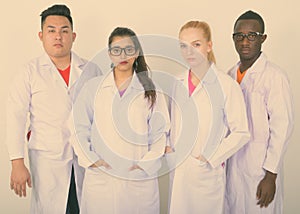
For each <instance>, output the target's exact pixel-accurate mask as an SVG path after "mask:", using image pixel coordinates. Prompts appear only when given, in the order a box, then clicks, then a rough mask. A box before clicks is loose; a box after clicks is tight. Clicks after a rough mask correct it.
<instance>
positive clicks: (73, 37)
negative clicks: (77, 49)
mask: <svg viewBox="0 0 300 214" xmlns="http://www.w3.org/2000/svg"><path fill="white" fill-rule="evenodd" d="M72 39H73V42H74V41H75V39H76V33H75V32H73V33H72Z"/></svg>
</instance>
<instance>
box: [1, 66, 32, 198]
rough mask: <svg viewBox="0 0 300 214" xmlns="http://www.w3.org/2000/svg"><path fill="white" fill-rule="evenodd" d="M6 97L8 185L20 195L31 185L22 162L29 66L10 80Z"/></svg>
mask: <svg viewBox="0 0 300 214" xmlns="http://www.w3.org/2000/svg"><path fill="white" fill-rule="evenodd" d="M10 85H11V86H10V89H9V94H8V99H7V127H6V128H7V133H6V144H7V147H8V152H9V157H10V160H11V164H12V170H11V176H10V187H11V189H12V190H14V191H15V193H16V194H17V195H19V196H20V197H22V196H26V183H27V184H28V186H29V187H31V177H30V173H29V170H28V169H27V167H26V166H25V164H24V146H25V128H26V121H27V115H28V112H29V106H30V101H31V92H30V75H29V68H28V67H24V68H23V69H22V70H21V71H20V72H19V73H18V74H17V76H16V77H15V79H14V80H13V81H12V82H11V84H10Z"/></svg>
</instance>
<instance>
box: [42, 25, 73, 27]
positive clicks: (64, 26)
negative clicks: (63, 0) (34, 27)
mask: <svg viewBox="0 0 300 214" xmlns="http://www.w3.org/2000/svg"><path fill="white" fill-rule="evenodd" d="M47 28H56V27H55V26H53V25H48V26H47ZM61 28H70V27H69V26H67V25H65V26H62V27H61Z"/></svg>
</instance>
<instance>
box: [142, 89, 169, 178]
mask: <svg viewBox="0 0 300 214" xmlns="http://www.w3.org/2000/svg"><path fill="white" fill-rule="evenodd" d="M148 124H149V125H148V126H149V128H148V140H149V144H150V145H149V151H148V152H147V153H146V154H145V155H144V157H143V158H142V159H141V160H140V161H139V162H138V163H137V164H138V166H140V167H141V168H142V169H143V170H144V171H145V172H146V173H147V175H153V174H155V173H157V172H158V170H159V169H160V167H161V157H162V156H163V154H164V150H165V146H166V140H167V134H168V132H169V128H170V119H169V113H168V109H167V104H166V101H165V98H164V97H163V95H162V94H160V93H159V92H157V99H156V103H155V106H154V107H153V110H152V112H151V114H150V117H149V120H148Z"/></svg>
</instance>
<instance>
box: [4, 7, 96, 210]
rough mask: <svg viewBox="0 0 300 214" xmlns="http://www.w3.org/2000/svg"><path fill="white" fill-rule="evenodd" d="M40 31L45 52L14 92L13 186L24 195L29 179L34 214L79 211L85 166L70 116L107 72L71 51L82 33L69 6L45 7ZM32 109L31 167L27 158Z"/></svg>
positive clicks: (10, 133)
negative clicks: (85, 90)
mask: <svg viewBox="0 0 300 214" xmlns="http://www.w3.org/2000/svg"><path fill="white" fill-rule="evenodd" d="M38 35H39V38H40V40H41V42H42V44H43V47H44V50H45V53H44V54H43V55H42V56H40V57H38V58H36V59H33V60H31V61H30V62H29V63H28V64H27V65H25V66H24V67H23V68H22V69H21V71H20V72H19V73H18V74H17V75H16V77H15V79H14V80H13V82H12V83H11V87H10V90H9V95H8V104H7V105H8V106H7V140H6V141H7V146H8V151H9V156H10V160H11V163H12V171H11V179H10V180H11V181H10V186H11V189H12V190H14V191H15V193H16V194H17V195H19V196H20V197H22V196H26V183H27V184H28V186H29V187H32V198H31V208H30V213H31V214H47V213H49V214H54V213H71V214H75V213H79V208H78V207H79V206H78V201H80V196H81V186H82V180H83V168H80V167H79V165H78V163H77V157H76V156H75V155H74V152H73V148H72V146H71V143H70V135H71V132H72V128H71V125H70V119H69V118H70V114H71V109H72V103H73V102H74V100H75V98H76V95H77V94H78V91H79V89H80V87H81V86H82V85H83V82H84V81H85V80H87V79H89V78H92V77H94V76H98V75H100V74H101V72H100V70H99V68H98V67H97V66H96V65H94V64H92V63H88V62H87V61H86V60H84V59H82V58H80V57H79V56H78V55H76V54H75V53H74V52H72V51H71V49H72V45H73V42H74V41H75V38H76V33H75V32H73V20H72V17H71V13H70V10H69V8H68V7H67V6H65V5H53V6H51V7H49V8H48V9H46V10H44V11H43V12H42V13H41V31H40V32H39V34H38ZM79 77H80V78H79ZM28 114H29V117H30V135H28V141H29V142H28V156H29V164H30V171H29V170H28V168H27V167H26V165H25V163H24V156H25V155H24V146H25V137H24V135H25V134H26V130H25V129H26V121H27V115H28Z"/></svg>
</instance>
